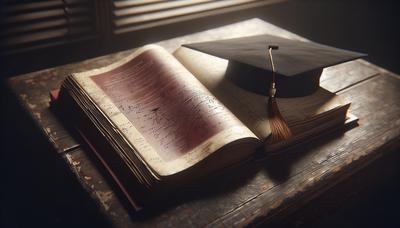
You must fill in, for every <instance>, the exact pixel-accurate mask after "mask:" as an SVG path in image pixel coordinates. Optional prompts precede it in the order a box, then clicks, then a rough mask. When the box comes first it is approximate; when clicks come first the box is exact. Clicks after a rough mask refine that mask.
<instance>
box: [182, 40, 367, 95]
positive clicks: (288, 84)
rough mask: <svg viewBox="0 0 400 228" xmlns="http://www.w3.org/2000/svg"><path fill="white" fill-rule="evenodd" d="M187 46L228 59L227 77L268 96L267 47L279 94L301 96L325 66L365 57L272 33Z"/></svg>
mask: <svg viewBox="0 0 400 228" xmlns="http://www.w3.org/2000/svg"><path fill="white" fill-rule="evenodd" d="M183 46H185V47H188V48H191V49H194V50H197V51H201V52H204V53H207V54H210V55H214V56H217V57H220V58H224V59H228V60H229V64H228V68H227V71H226V77H227V78H229V79H231V80H232V81H233V82H234V83H235V84H236V85H238V86H240V87H242V88H244V89H246V90H249V91H252V92H255V93H259V94H264V95H269V91H268V85H270V83H271V80H272V74H271V71H272V65H271V64H270V63H269V60H268V47H278V48H277V49H276V50H273V58H274V63H275V68H276V78H275V83H276V89H277V90H276V96H278V97H298V96H305V95H309V94H311V93H313V92H315V91H316V90H317V89H318V88H319V79H320V77H321V74H322V70H323V68H324V67H329V66H332V65H336V64H339V63H343V62H346V61H349V60H353V59H357V58H360V57H363V56H366V55H365V54H362V53H357V52H353V51H347V50H343V49H339V48H334V47H330V46H326V45H322V44H317V43H314V42H302V41H296V40H290V39H285V38H281V37H276V36H271V35H258V36H249V37H241V38H235V39H227V40H217V41H209V42H201V43H193V44H185V45H183Z"/></svg>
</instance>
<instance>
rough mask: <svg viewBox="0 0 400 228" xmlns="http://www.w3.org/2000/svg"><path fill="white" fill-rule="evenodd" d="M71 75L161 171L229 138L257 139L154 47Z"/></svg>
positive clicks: (192, 160) (182, 165)
mask: <svg viewBox="0 0 400 228" xmlns="http://www.w3.org/2000/svg"><path fill="white" fill-rule="evenodd" d="M73 77H74V79H75V80H76V81H77V82H78V84H79V85H80V86H81V87H82V88H83V89H84V90H85V91H86V92H87V93H88V94H89V96H90V97H91V99H92V100H94V102H95V103H96V105H97V107H98V108H99V109H101V110H102V112H103V113H104V115H105V116H107V117H108V118H109V121H110V122H111V123H112V124H113V125H114V127H115V130H116V132H118V133H119V134H120V135H122V136H123V137H124V138H125V139H126V141H127V142H128V143H129V144H130V145H131V147H132V149H135V150H136V151H138V152H139V153H140V155H141V157H142V159H143V160H144V161H145V162H146V163H147V164H148V165H149V166H150V167H151V169H153V170H155V171H156V172H157V174H159V175H161V176H167V175H171V174H175V173H177V172H180V171H182V170H185V169H187V168H188V167H190V166H192V165H194V164H196V163H198V162H199V161H200V160H203V159H204V158H206V157H207V156H208V155H210V154H211V153H213V152H215V151H216V150H218V149H219V148H221V147H222V146H224V145H226V144H228V143H230V142H233V141H236V140H238V139H243V138H246V137H249V138H256V136H255V135H254V134H253V133H252V132H251V131H250V130H249V129H248V128H247V127H246V126H244V125H243V124H242V123H241V122H240V120H238V119H237V118H236V117H235V115H233V114H232V113H231V112H230V111H229V110H228V109H227V108H226V107H225V106H224V105H223V104H221V103H220V102H219V101H218V100H217V99H216V98H215V97H214V95H212V94H211V93H210V92H209V91H208V90H207V89H206V88H205V87H204V86H203V85H202V84H201V83H200V82H199V81H198V80H197V79H196V78H195V77H193V75H192V74H191V73H190V72H189V71H188V70H186V69H185V68H184V67H183V66H182V65H181V64H180V63H179V62H178V61H177V60H176V59H175V58H174V57H173V56H172V55H171V54H169V53H168V52H166V51H165V50H164V49H162V48H161V47H159V46H156V45H148V46H145V47H143V48H140V49H138V50H137V51H136V52H134V53H133V54H132V55H130V56H128V57H126V58H124V59H123V60H121V61H119V62H117V63H115V64H112V65H110V66H107V67H104V68H101V69H96V70H92V71H89V72H84V73H78V74H74V75H73Z"/></svg>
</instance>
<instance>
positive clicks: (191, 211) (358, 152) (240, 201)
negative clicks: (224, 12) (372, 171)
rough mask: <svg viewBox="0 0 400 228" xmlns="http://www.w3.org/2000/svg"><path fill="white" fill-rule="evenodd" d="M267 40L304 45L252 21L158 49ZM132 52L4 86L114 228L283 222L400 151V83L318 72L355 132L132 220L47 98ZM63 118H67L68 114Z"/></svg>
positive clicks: (343, 69)
mask: <svg viewBox="0 0 400 228" xmlns="http://www.w3.org/2000/svg"><path fill="white" fill-rule="evenodd" d="M262 33H270V34H275V35H280V36H284V37H288V38H293V39H301V40H305V39H303V38H301V37H299V36H297V35H295V34H292V33H290V32H288V31H285V30H283V29H280V28H278V27H276V26H274V25H271V24H269V23H267V22H264V21H261V20H258V19H252V20H247V21H243V22H240V23H236V24H232V25H228V26H224V27H220V28H217V29H212V30H208V31H204V32H200V33H196V34H191V35H187V36H184V37H178V38H175V39H170V40H166V41H163V42H160V43H159V44H160V45H162V46H164V47H165V48H166V49H168V50H169V51H173V50H175V49H176V48H178V47H179V46H180V45H181V44H183V43H189V42H194V41H196V42H198V41H206V40H213V39H220V38H230V37H238V36H244V35H255V34H262ZM131 52H132V50H128V51H124V52H119V53H116V54H112V55H108V56H102V57H98V58H95V59H89V60H86V61H84V62H80V63H74V64H68V65H64V66H60V67H56V68H51V69H46V70H42V71H39V72H34V73H30V74H26V75H21V76H17V77H13V78H11V79H9V86H10V88H11V89H12V91H13V92H14V93H15V95H16V97H18V99H19V101H20V103H21V104H22V105H23V106H24V107H25V109H26V110H27V111H28V112H29V114H30V115H31V117H32V119H33V120H34V121H35V123H36V124H37V126H38V128H39V129H40V130H41V132H42V133H43V135H45V136H46V137H47V138H48V140H49V141H50V142H51V143H52V145H53V146H54V148H55V149H56V151H57V152H58V153H59V156H61V157H62V158H63V159H64V161H65V162H66V163H67V164H68V166H69V167H70V169H71V171H72V172H73V173H74V174H75V176H76V178H77V179H78V181H79V182H80V183H81V185H82V188H83V189H84V190H86V191H87V192H89V194H90V195H91V196H92V198H93V202H94V203H97V204H98V205H99V208H100V210H101V211H102V213H103V214H104V215H105V216H106V217H107V218H108V219H109V220H110V222H111V223H112V224H113V225H115V226H118V227H126V226H129V225H141V226H160V227H168V226H169V227H177V226H207V225H208V226H232V225H240V226H243V225H259V224H263V223H268V222H270V221H273V220H276V219H279V218H284V217H285V216H287V215H288V214H290V213H291V212H293V211H296V210H298V209H299V208H301V207H302V206H303V205H305V204H306V203H307V202H309V201H310V200H312V199H313V198H315V197H317V196H318V195H320V194H322V193H324V192H325V191H327V190H328V189H330V188H331V187H333V186H335V185H336V184H338V183H340V182H342V181H343V180H345V179H347V178H349V177H350V176H352V175H353V174H354V173H355V172H357V171H359V170H362V169H363V168H365V167H367V165H368V164H370V163H371V162H373V161H374V160H376V159H377V158H379V157H381V156H383V155H385V154H387V153H391V152H392V151H394V150H398V148H399V145H400V137H399V135H400V80H399V79H400V77H399V76H398V75H395V74H393V73H391V72H388V71H386V70H384V69H382V68H379V67H377V66H375V65H373V64H370V63H368V62H366V61H364V60H355V61H351V62H348V63H344V64H340V65H337V66H334V67H330V68H327V69H325V70H324V72H323V76H322V78H321V85H322V87H324V88H326V89H328V90H329V91H331V92H337V93H339V94H341V95H343V96H344V97H346V98H347V99H349V100H350V101H351V102H352V106H351V112H352V113H353V114H355V115H356V116H358V117H359V118H360V121H359V126H358V127H356V128H353V129H351V130H349V131H347V132H345V133H336V134H332V135H329V136H324V137H322V138H320V139H318V140H315V141H312V142H310V143H307V145H305V146H303V147H301V148H297V149H294V150H292V151H289V152H288V153H286V154H284V155H282V156H277V157H270V158H269V159H266V160H264V161H262V162H255V163H251V164H246V165H244V166H242V167H240V170H238V172H237V173H232V175H227V176H226V177H224V178H222V180H220V181H218V183H214V184H213V185H212V186H204V188H202V189H198V190H196V191H193V192H190V193H188V194H187V195H188V196H185V197H182V198H180V199H171V202H169V203H167V204H165V205H160V207H159V208H153V209H152V210H149V211H146V212H145V213H143V214H142V215H137V214H135V213H133V212H132V211H131V210H130V209H129V207H127V206H126V203H124V198H123V197H121V196H120V194H119V193H118V190H117V189H115V186H114V184H113V182H112V181H111V180H110V178H109V177H108V175H107V173H106V172H105V171H104V169H103V168H102V167H101V165H100V164H99V162H98V161H97V160H96V159H95V158H94V157H93V156H92V155H91V154H90V153H88V152H87V151H85V149H84V148H82V147H81V146H80V145H79V144H78V142H77V141H76V140H75V139H74V138H73V137H72V136H71V135H70V134H69V133H68V131H67V130H66V129H65V128H64V127H63V126H62V124H61V123H60V122H59V121H58V120H57V118H56V117H55V116H54V115H53V113H52V112H51V111H50V110H49V104H48V102H49V96H48V91H49V90H52V89H56V88H58V87H59V85H60V83H61V81H62V80H63V79H64V77H65V76H66V75H67V74H68V73H72V72H79V71H86V70H89V69H93V68H97V67H100V66H105V65H108V64H110V63H112V62H114V61H116V60H117V59H120V58H122V57H123V56H126V55H127V54H128V53H131ZM66 114H67V113H66Z"/></svg>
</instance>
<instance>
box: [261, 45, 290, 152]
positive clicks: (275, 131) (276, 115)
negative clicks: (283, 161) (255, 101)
mask: <svg viewBox="0 0 400 228" xmlns="http://www.w3.org/2000/svg"><path fill="white" fill-rule="evenodd" d="M273 49H274V50H276V49H278V46H273V45H270V46H268V54H269V60H270V64H271V67H272V82H271V86H270V88H269V98H268V120H269V125H270V128H271V134H270V136H269V137H268V138H267V139H266V140H265V142H264V145H265V146H267V145H270V144H273V143H277V142H280V141H283V140H287V139H289V138H290V137H291V136H292V132H291V131H290V129H289V126H288V125H287V123H286V121H285V119H284V118H283V116H282V114H281V112H280V111H279V107H278V104H277V102H276V98H275V94H276V87H275V66H274V61H273V58H272V50H273Z"/></svg>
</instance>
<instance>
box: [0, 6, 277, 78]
mask: <svg viewBox="0 0 400 228" xmlns="http://www.w3.org/2000/svg"><path fill="white" fill-rule="evenodd" d="M279 1H282V0H168V1H167V0H8V1H7V0H5V1H3V2H1V3H0V26H1V28H2V29H1V30H0V58H1V61H2V62H3V63H5V64H6V65H7V66H10V67H9V68H8V70H6V75H10V74H11V75H12V74H14V75H15V74H18V73H21V72H18V66H19V65H18V64H20V63H21V62H28V63H30V62H32V59H35V57H36V56H38V54H39V55H40V56H47V58H41V59H40V62H38V60H36V59H35V61H34V62H32V63H31V65H32V67H33V68H31V69H29V70H28V71H31V70H37V69H40V68H45V67H49V66H52V65H58V64H64V63H67V62H70V61H79V60H81V59H84V58H89V57H94V56H96V55H100V54H106V53H110V52H114V51H117V50H122V49H127V48H132V47H134V46H138V45H142V44H144V43H146V42H153V41H157V39H158V40H160V39H164V38H167V37H168V36H169V37H171V36H174V34H178V32H182V31H183V30H182V29H183V26H180V25H179V24H180V23H186V25H188V23H192V21H195V20H197V21H199V20H200V21H203V22H204V21H207V20H209V18H210V17H212V16H214V17H215V16H220V17H222V15H226V14H228V13H231V14H232V13H233V12H237V11H243V10H245V9H251V8H257V7H259V6H263V5H267V4H269V3H274V2H279ZM208 22H209V23H215V20H214V21H210V20H209V21H208ZM203 24H204V23H203ZM166 27H168V28H167V29H166ZM181 34H182V33H181ZM154 37H156V39H155V38H154ZM55 56H56V57H57V58H54V57H55ZM27 65H29V64H26V67H28V66H27ZM13 67H15V68H13ZM28 68H29V67H28ZM15 70H17V71H15ZM2 73H3V74H4V72H2Z"/></svg>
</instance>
